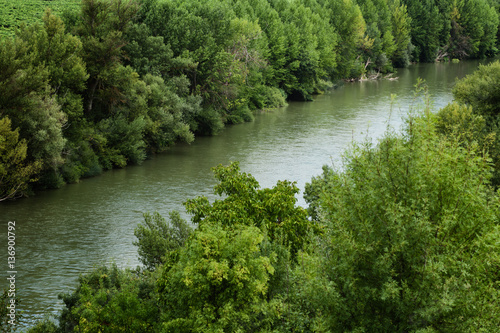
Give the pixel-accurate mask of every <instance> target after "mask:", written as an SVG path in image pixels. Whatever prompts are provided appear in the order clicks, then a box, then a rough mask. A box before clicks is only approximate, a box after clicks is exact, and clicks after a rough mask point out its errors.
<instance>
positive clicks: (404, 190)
mask: <svg viewBox="0 0 500 333" xmlns="http://www.w3.org/2000/svg"><path fill="white" fill-rule="evenodd" d="M499 83H500V62H498V61H497V62H495V63H492V64H490V65H488V66H481V67H480V68H479V69H478V71H477V72H476V73H474V74H472V75H470V76H468V77H466V78H465V79H463V80H462V81H460V82H459V83H458V84H457V85H456V87H455V88H454V95H455V102H453V103H451V104H449V105H448V106H446V107H444V108H443V109H441V110H439V111H438V112H432V110H430V109H429V105H430V104H429V101H428V99H427V98H426V89H425V85H423V84H422V83H421V82H419V83H418V84H417V87H416V88H417V89H416V95H415V103H414V106H413V107H412V110H411V112H410V114H409V115H408V117H407V118H406V121H405V125H404V128H403V129H402V131H400V132H399V131H398V132H396V131H395V130H394V129H391V128H388V129H387V131H386V133H385V135H384V136H383V137H382V138H381V139H379V140H378V141H377V142H372V141H370V140H369V139H367V141H364V142H360V143H353V145H352V147H351V148H350V149H348V150H347V151H346V152H345V153H344V155H343V160H342V163H341V165H338V166H336V167H335V166H325V167H324V170H323V173H322V174H321V175H318V176H316V177H314V178H312V180H311V182H310V183H309V184H307V185H306V190H305V194H304V197H305V199H306V201H307V202H308V204H309V207H308V209H307V210H306V209H304V208H302V207H298V206H296V198H295V195H296V194H297V193H298V189H297V187H296V186H295V184H294V183H292V182H289V181H279V182H277V184H276V185H275V186H274V187H273V188H260V186H259V184H258V182H257V181H256V180H255V178H253V177H252V176H251V175H249V174H246V173H243V172H241V171H240V169H239V166H238V163H232V164H230V165H229V166H221V165H220V166H218V167H216V168H214V169H213V171H214V175H215V177H216V179H217V180H218V184H217V185H216V186H215V187H214V193H215V194H217V195H219V196H220V198H219V199H217V200H215V201H214V202H209V201H208V199H207V198H206V197H197V198H194V199H190V200H188V201H186V203H185V207H186V209H187V211H188V213H189V214H191V216H192V217H191V223H190V224H189V223H188V222H186V221H184V220H182V219H181V218H180V216H179V214H178V213H176V212H172V213H171V214H170V216H169V217H168V219H165V218H163V217H162V216H160V215H159V214H158V213H154V214H149V213H147V214H144V221H143V222H142V223H141V224H139V225H138V227H137V228H136V229H135V235H136V236H137V241H136V245H137V246H138V253H139V256H140V260H141V262H142V263H143V266H142V267H138V268H137V269H134V270H122V269H118V268H117V267H116V266H112V267H100V268H96V269H94V270H93V271H91V272H89V273H86V274H83V275H81V276H80V278H79V280H78V285H77V287H76V289H75V290H74V291H72V292H70V293H68V294H64V295H61V296H60V297H61V298H62V300H63V301H64V304H65V308H64V309H63V310H62V312H61V313H60V315H59V317H58V319H59V322H58V323H57V324H56V323H54V322H53V321H50V320H43V321H40V322H38V323H37V324H36V325H35V326H34V327H32V328H31V329H30V330H29V331H28V332H29V333H38V332H43V333H54V332H175V333H178V332H275V333H278V332H420V333H422V332H429V333H430V332H496V331H497V330H498V327H500V302H498V299H499V297H500V275H499V272H500V242H499V240H500V223H499V214H500V211H499V208H500V207H499V205H500V197H499V196H498V191H496V188H497V187H498V183H499V182H498V177H495V174H497V173H498V172H497V171H498V162H497V161H498V156H499V155H500V154H499V150H498V147H499V144H498V142H499V139H498V137H499V136H498V125H497V124H498V117H499V114H500V103H498V100H499V96H500V90H499V89H500V84H499ZM388 107H389V106H388ZM192 226H195V227H196V228H194V229H193V228H192Z"/></svg>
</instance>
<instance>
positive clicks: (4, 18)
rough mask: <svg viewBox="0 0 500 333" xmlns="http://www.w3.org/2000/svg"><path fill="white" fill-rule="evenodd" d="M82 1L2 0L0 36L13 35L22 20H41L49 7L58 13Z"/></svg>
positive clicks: (27, 21) (0, 3)
mask: <svg viewBox="0 0 500 333" xmlns="http://www.w3.org/2000/svg"><path fill="white" fill-rule="evenodd" d="M80 3H81V0H0V36H12V35H13V33H14V29H15V28H16V27H19V26H20V25H21V23H22V22H25V23H27V24H31V23H35V22H41V19H42V15H43V13H44V11H45V8H47V7H49V8H51V9H52V11H53V12H54V13H56V14H58V13H62V12H63V11H64V10H66V9H71V8H76V7H78V6H80Z"/></svg>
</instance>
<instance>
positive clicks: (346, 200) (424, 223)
mask: <svg viewBox="0 0 500 333" xmlns="http://www.w3.org/2000/svg"><path fill="white" fill-rule="evenodd" d="M435 122H436V118H435V116H434V115H432V114H430V113H428V114H425V115H422V116H420V117H417V118H415V117H410V118H409V119H408V120H407V122H406V127H405V129H404V131H403V134H402V135H398V134H395V133H392V132H388V133H386V135H385V136H384V137H383V138H382V139H381V140H380V141H379V143H378V144H377V145H372V144H371V143H369V142H367V143H365V144H360V145H354V146H353V148H352V149H350V150H349V151H348V152H347V153H346V155H345V156H344V160H343V161H344V162H343V166H342V168H341V169H338V170H334V169H332V168H330V167H325V168H324V172H323V174H322V175H321V176H318V177H316V178H313V180H312V183H311V184H309V185H308V186H307V189H306V193H307V194H308V198H307V199H308V201H309V202H310V203H312V204H313V205H314V207H315V208H316V210H315V211H316V212H317V215H316V217H315V218H317V219H318V220H319V221H320V223H322V224H324V225H325V228H326V230H325V237H324V238H322V239H320V240H318V242H319V244H320V245H319V246H318V247H317V248H316V250H315V251H314V252H313V253H314V255H313V259H314V260H319V261H320V263H319V264H318V265H317V266H316V267H317V268H316V270H315V269H314V268H313V269H312V272H313V273H310V274H313V276H315V280H314V281H315V282H314V283H315V284H317V285H318V286H319V287H316V288H315V287H314V286H311V284H310V283H307V284H306V285H308V286H309V289H308V288H304V290H305V291H308V290H309V291H308V292H309V294H306V295H305V296H304V297H305V298H309V297H310V298H311V299H316V300H317V301H316V302H313V306H314V307H315V309H318V310H316V319H315V325H316V327H320V328H321V329H322V330H329V331H338V332H341V331H346V330H349V331H366V332H380V331H394V332H403V331H413V332H415V331H428V332H433V331H446V332H448V331H449V332H456V331H480V330H483V331H490V330H495V329H496V327H498V324H499V322H498V317H495V316H497V314H498V313H499V310H500V308H499V307H498V304H497V303H495V302H494V301H492V300H494V299H496V297H498V295H499V292H500V290H499V289H498V281H499V280H498V274H496V273H494V272H495V271H496V270H498V267H500V266H499V265H500V260H499V259H500V256H499V255H498V253H500V252H499V249H498V242H496V243H495V241H493V239H497V240H498V237H499V231H500V229H499V226H498V198H497V196H496V194H495V193H494V192H493V191H492V190H491V189H490V187H489V185H488V180H489V178H490V177H491V173H490V170H491V169H490V164H489V161H488V155H487V154H484V153H483V151H482V149H481V148H482V147H478V145H477V143H476V142H475V141H469V142H467V141H463V140H461V138H460V137H448V138H443V137H442V136H440V135H438V134H437V133H436V127H435ZM485 258H488V259H487V260H486V261H485ZM309 261H310V260H309ZM306 262H307V261H306ZM302 270H303V271H309V272H310V271H311V268H310V267H304V269H302ZM322 288H325V289H324V290H323V289H322ZM322 290H323V293H325V294H327V295H328V298H318V297H317V295H318V293H321V292H322ZM492 302H493V303H492Z"/></svg>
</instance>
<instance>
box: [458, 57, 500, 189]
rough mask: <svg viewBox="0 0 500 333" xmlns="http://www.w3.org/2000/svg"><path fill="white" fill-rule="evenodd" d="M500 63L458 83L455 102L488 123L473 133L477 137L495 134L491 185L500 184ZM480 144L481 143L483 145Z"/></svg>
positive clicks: (491, 150) (482, 66)
mask: <svg viewBox="0 0 500 333" xmlns="http://www.w3.org/2000/svg"><path fill="white" fill-rule="evenodd" d="M499 83H500V62H499V61H495V62H493V63H491V64H489V65H480V66H479V68H478V69H477V70H476V71H475V72H474V73H473V74H471V75H468V76H466V77H465V78H463V79H462V80H460V81H458V82H457V84H456V85H455V87H454V88H453V95H454V96H455V99H456V100H457V101H458V102H460V103H463V104H465V105H468V106H470V107H472V110H473V112H474V113H475V114H477V115H480V116H482V117H483V118H484V119H485V126H484V128H482V129H477V130H475V131H474V133H475V135H476V136H484V135H485V133H494V141H493V143H491V145H490V146H489V147H488V149H489V152H490V155H491V157H492V159H493V164H494V176H493V179H492V184H493V185H494V186H498V185H499V184H500V135H499V134H500V131H499V128H500V127H499V114H500V106H499V105H500V90H499ZM480 142H481V141H480Z"/></svg>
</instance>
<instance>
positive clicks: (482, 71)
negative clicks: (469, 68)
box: [453, 61, 500, 116]
mask: <svg viewBox="0 0 500 333" xmlns="http://www.w3.org/2000/svg"><path fill="white" fill-rule="evenodd" d="M499 82H500V61H495V62H493V63H491V64H489V65H479V67H478V69H477V70H476V71H475V72H474V73H473V74H470V75H467V76H466V77H465V78H464V79H462V80H460V81H459V82H457V84H456V85H455V87H454V88H453V96H454V97H455V99H456V100H457V101H458V102H461V103H465V104H467V105H470V106H472V108H473V109H474V111H475V112H476V113H478V114H482V115H485V116H497V115H498V114H500V86H499Z"/></svg>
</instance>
